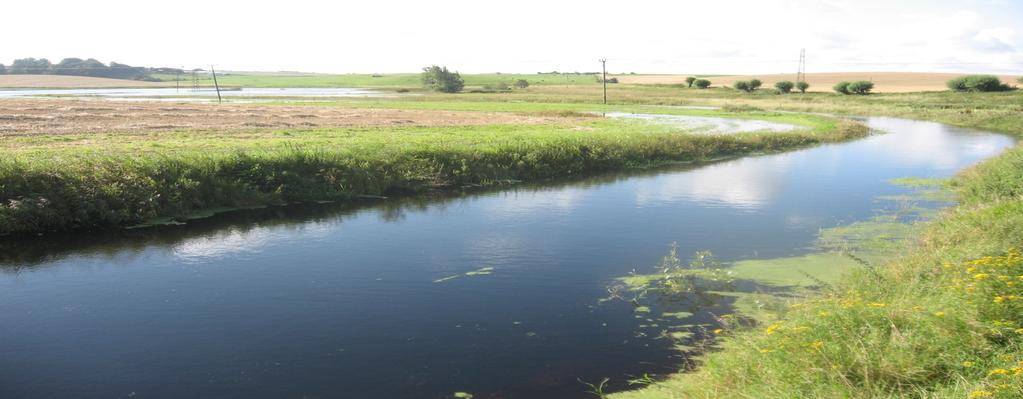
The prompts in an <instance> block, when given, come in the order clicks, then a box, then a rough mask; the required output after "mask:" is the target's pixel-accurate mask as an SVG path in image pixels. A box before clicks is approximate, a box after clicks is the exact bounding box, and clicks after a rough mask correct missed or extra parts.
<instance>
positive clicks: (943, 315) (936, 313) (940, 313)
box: [934, 310, 945, 317]
mask: <svg viewBox="0 0 1023 399" xmlns="http://www.w3.org/2000/svg"><path fill="white" fill-rule="evenodd" d="M934 315H935V316H938V317H945V312H942V311H940V310H939V311H937V312H934Z"/></svg>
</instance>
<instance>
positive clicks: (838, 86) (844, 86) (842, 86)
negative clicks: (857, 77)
mask: <svg viewBox="0 0 1023 399" xmlns="http://www.w3.org/2000/svg"><path fill="white" fill-rule="evenodd" d="M849 85H850V83H849V82H838V83H835V86H834V87H832V89H833V90H835V93H840V94H849Z"/></svg>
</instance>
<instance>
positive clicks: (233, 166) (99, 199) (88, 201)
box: [0, 119, 869, 236]
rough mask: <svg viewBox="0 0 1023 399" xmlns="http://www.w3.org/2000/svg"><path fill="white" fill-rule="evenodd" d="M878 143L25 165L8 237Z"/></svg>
mask: <svg viewBox="0 0 1023 399" xmlns="http://www.w3.org/2000/svg"><path fill="white" fill-rule="evenodd" d="M481 129H485V127H481ZM868 134H869V130H868V129H867V127H866V126H864V125H862V124H860V123H857V122H853V121H848V120H842V119H827V123H822V124H820V125H819V126H817V127H815V128H808V129H806V130H798V131H793V132H786V133H765V134H737V135H698V134H675V133H651V134H645V135H628V136H625V135H623V136H621V137H611V136H589V137H586V136H577V137H572V138H559V137H552V138H551V140H543V141H540V140H534V141H530V142H517V143H498V144H500V146H496V148H495V146H490V147H489V148H482V147H484V146H483V145H477V146H444V145H438V146H431V147H430V148H425V149H415V148H413V149H408V148H403V149H400V150H396V151H380V152H375V153H370V152H364V153H358V154H352V153H351V152H344V151H342V150H343V149H342V148H334V147H329V146H316V147H308V148H307V147H302V146H301V145H300V143H298V145H295V146H290V147H288V148H286V149H276V150H274V151H241V150H239V151H235V152H217V153H211V154H203V153H194V154H184V155H180V154H176V155H167V156H161V157H151V158H146V159H141V157H132V156H111V157H97V158H87V159H74V158H73V157H69V158H68V159H65V160H61V159H56V158H59V157H53V158H55V159H48V160H28V161H26V160H21V159H18V158H15V159H8V160H4V161H2V162H0V235H7V236H17V235H32V234H40V233H49V232H66V231H87V230H102V229H116V228H123V227H129V226H138V225H145V224H148V223H169V222H170V223H173V222H176V221H183V220H187V219H191V218H196V217H200V216H204V215H206V216H208V215H211V214H212V213H214V212H215V211H216V210H225V209H236V208H244V207H257V206H267V205H280V204H286V203H296V202H315V201H337V202H343V201H350V200H354V199H359V198H365V197H379V196H410V195H416V194H420V193H424V192H430V191H438V190H440V191H444V190H457V189H460V188H462V187H479V186H493V185H497V184H504V183H508V182H519V181H521V182H532V181H543V180H548V179H555V178H570V177H580V176H586V175H592V174H594V173H601V172H610V171H621V170H630V169H642V168H650V167H657V166H664V165H668V164H672V163H680V162H681V163H699V162H703V161H706V160H710V159H719V158H722V157H734V156H741V155H751V154H761V153H771V152H778V151H786V150H792V149H797V148H805V147H809V146H813V145H818V144H824V143H832V142H840V141H847V140H853V139H857V138H860V137H864V136H866V135H868ZM72 151H73V150H72Z"/></svg>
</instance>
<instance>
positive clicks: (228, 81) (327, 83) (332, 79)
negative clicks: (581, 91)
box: [154, 72, 598, 89]
mask: <svg viewBox="0 0 1023 399" xmlns="http://www.w3.org/2000/svg"><path fill="white" fill-rule="evenodd" d="M154 77H155V78H156V79H159V80H162V81H169V82H173V81H174V80H175V79H177V78H178V77H177V76H176V75H154ZM180 78H181V79H182V81H184V82H187V83H188V84H191V75H181V77H180ZM462 79H463V80H465V84H466V86H469V89H471V88H473V87H479V86H483V85H493V84H497V83H505V84H507V85H511V84H512V83H514V82H515V81H516V80H519V79H525V80H526V81H528V82H529V84H530V85H593V86H596V85H597V84H598V80H597V78H596V77H595V76H594V75H581V74H580V75H576V74H556V75H555V74H547V73H545V74H513V73H509V74H504V73H490V74H463V75H462ZM200 83H201V84H202V85H203V86H213V78H212V77H209V76H208V75H203V76H202V77H201V79H200ZM217 83H218V84H220V85H222V86H231V87H235V86H236V87H260V88H262V87H318V88H320V87H358V88H393V89H398V88H405V89H414V88H420V87H422V81H421V80H420V74H418V73H387V74H337V75H332V74H293V75H288V74H286V73H282V74H246V73H244V72H241V73H229V74H227V75H223V76H221V75H218V76H217Z"/></svg>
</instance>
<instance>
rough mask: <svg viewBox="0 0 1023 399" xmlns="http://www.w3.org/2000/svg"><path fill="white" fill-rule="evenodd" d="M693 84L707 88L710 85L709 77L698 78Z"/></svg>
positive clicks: (699, 87)
mask: <svg viewBox="0 0 1023 399" xmlns="http://www.w3.org/2000/svg"><path fill="white" fill-rule="evenodd" d="M693 84H694V85H696V88H698V89H706V88H708V87H710V81H709V80H707V79H696V81H695V82H693Z"/></svg>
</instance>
